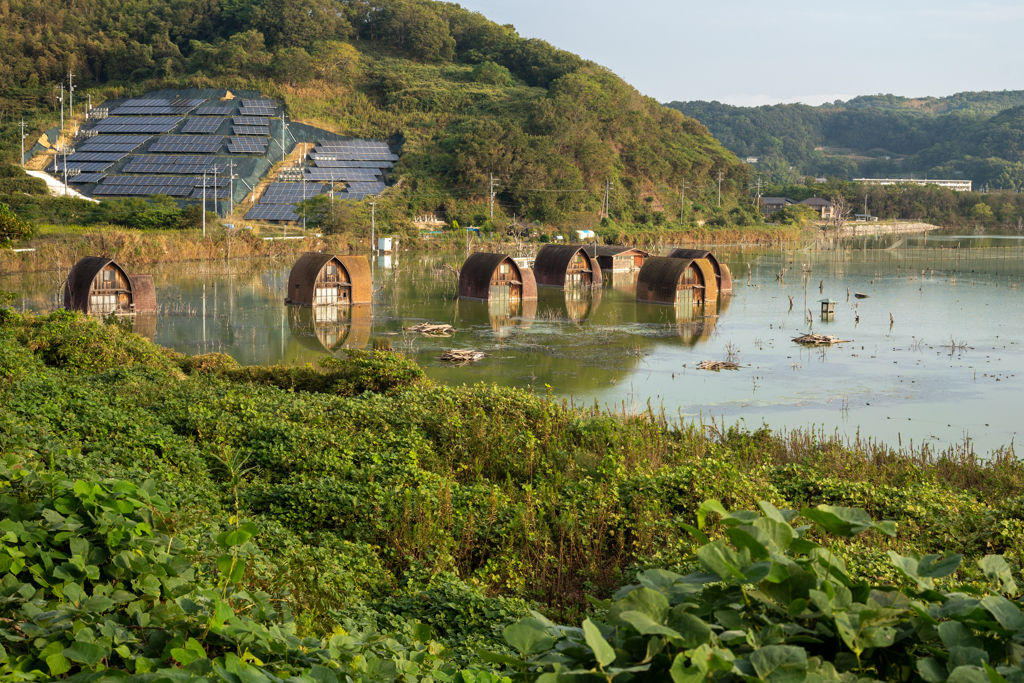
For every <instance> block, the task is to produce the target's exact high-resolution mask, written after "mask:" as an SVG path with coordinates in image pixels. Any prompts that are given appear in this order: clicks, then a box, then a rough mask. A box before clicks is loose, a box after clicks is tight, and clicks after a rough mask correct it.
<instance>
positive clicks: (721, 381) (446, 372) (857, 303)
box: [0, 235, 1024, 453]
mask: <svg viewBox="0 0 1024 683" xmlns="http://www.w3.org/2000/svg"><path fill="white" fill-rule="evenodd" d="M715 253H716V254H717V255H718V256H719V258H720V260H722V261H724V262H725V263H727V264H728V265H729V266H730V268H731V270H732V273H733V277H734V282H735V285H734V291H733V294H732V295H731V296H728V295H723V296H722V297H720V299H719V301H718V304H717V305H716V306H706V307H704V308H697V309H694V308H692V307H689V306H686V307H678V308H672V307H666V306H660V305H655V304H637V303H636V302H635V293H636V292H635V281H636V280H635V278H636V275H635V273H615V274H611V275H606V279H605V287H604V288H602V289H596V290H593V291H590V290H577V291H562V290H559V289H550V288H543V287H542V288H540V293H539V299H538V300H537V301H536V302H525V303H523V304H519V305H517V306H514V307H512V308H509V307H507V306H505V307H501V306H498V307H494V306H491V307H489V306H488V305H487V304H483V303H478V302H468V301H459V300H458V299H457V296H456V292H457V271H458V268H459V266H460V264H461V262H462V260H463V258H464V257H465V254H464V253H459V254H445V255H437V254H428V255H416V256H411V255H408V254H399V255H397V256H381V257H378V258H377V259H376V260H375V261H374V264H373V265H374V269H373V282H374V304H373V306H372V307H369V306H355V307H341V308H328V309H323V310H319V309H318V310H319V312H316V311H313V310H311V309H296V308H291V307H287V306H285V305H284V302H283V301H284V291H285V286H286V283H287V278H288V272H289V268H290V265H291V264H290V263H272V262H216V263H204V264H175V265H173V266H168V267H164V268H156V269H153V270H152V273H153V276H154V280H155V283H156V288H157V298H158V305H159V311H158V313H157V315H156V316H150V317H145V318H143V317H140V318H139V320H138V321H137V322H136V328H137V331H139V332H140V333H142V334H144V335H146V336H147V337H149V338H151V339H153V340H154V341H155V342H157V343H158V344H162V345H164V346H168V347H171V348H173V349H176V350H178V351H181V352H184V353H190V354H194V353H205V352H211V351H220V352H223V353H226V354H229V355H231V356H232V357H234V358H235V359H237V360H238V361H239V362H241V363H249V364H269V363H277V362H285V363H310V362H316V360H317V359H318V358H319V357H321V356H323V355H326V354H328V353H336V352H338V351H339V350H340V349H343V348H346V347H347V348H369V347H370V345H371V340H373V339H378V338H379V339H386V340H387V341H388V342H389V343H390V345H391V347H392V348H393V349H396V350H400V351H403V352H405V353H408V354H409V355H410V356H412V357H413V358H415V359H416V360H417V361H418V362H419V363H421V364H422V365H423V366H424V367H425V369H426V372H427V374H428V375H429V376H431V377H433V378H435V379H438V380H441V381H445V382H451V383H463V382H465V383H472V382H478V381H485V382H495V383H498V384H503V385H511V386H521V387H534V388H535V389H536V390H538V391H547V390H548V387H550V391H552V392H553V393H554V394H556V395H558V396H564V397H566V398H568V399H570V400H573V401H575V402H577V403H585V404H588V405H593V404H594V403H595V402H596V403H597V404H599V405H600V406H602V407H605V406H607V407H609V408H611V409H615V410H618V411H623V410H624V411H627V412H633V411H642V410H646V408H647V406H648V403H649V404H650V405H651V406H652V407H653V408H654V409H655V410H658V409H661V408H662V407H663V408H664V409H665V410H666V412H668V413H669V414H670V415H680V416H682V417H684V418H691V417H692V418H696V417H699V416H704V417H705V419H706V418H709V417H711V416H713V417H714V418H715V419H717V420H719V421H721V420H722V419H724V420H725V422H726V423H732V422H736V421H742V422H744V423H745V424H746V425H747V426H748V427H751V428H755V427H758V426H760V425H761V424H762V423H765V424H767V425H769V426H770V427H772V428H773V429H781V428H797V427H799V428H808V427H814V428H817V429H825V430H826V431H829V432H831V431H833V430H838V431H839V432H840V433H841V434H846V435H848V436H850V437H851V438H856V436H857V435H858V434H859V435H860V437H861V438H868V437H870V438H873V439H878V440H882V441H885V442H888V443H891V444H892V445H899V444H902V445H903V446H908V445H910V443H911V442H912V443H913V444H914V445H915V446H920V445H923V444H928V445H931V446H932V447H934V448H937V449H941V448H945V447H946V446H948V445H950V444H953V443H960V442H963V441H964V440H965V439H970V441H971V443H973V445H974V448H975V449H976V450H977V451H978V452H980V453H984V452H987V451H991V450H992V449H995V448H999V447H1002V446H1008V445H1010V444H1011V443H1012V442H1013V441H1014V439H1015V438H1016V436H1017V431H1018V422H1017V420H1018V419H1019V417H1018V416H1019V412H1018V404H1017V401H1022V402H1024V353H1022V349H1021V344H1022V343H1024V319H1022V312H1024V311H1022V304H1024V286H1022V285H1024V283H1022V279H1021V278H1022V276H1024V240H1021V239H1020V238H1018V237H1012V236H1002V237H1001V236H995V237H976V236H962V235H939V236H936V235H931V236H929V237H927V238H925V237H911V238H858V239H857V240H854V241H852V242H846V243H844V244H842V245H840V246H839V247H838V248H835V249H826V250H817V249H809V250H797V251H779V250H767V249H750V248H746V249H744V248H740V247H718V248H715ZM783 271H784V272H783ZM62 275H66V274H62ZM60 277H61V275H58V274H57V273H41V274H32V275H26V276H19V277H17V278H14V277H6V278H0V289H4V290H7V291H13V292H16V293H17V294H18V295H20V299H19V300H18V301H17V302H16V305H17V307H18V308H19V309H24V310H48V309H50V308H52V307H53V306H54V305H55V303H56V301H57V299H56V294H57V292H58V291H59V289H60V286H61V284H60ZM855 293H862V294H866V295H868V296H867V297H866V298H857V297H856V296H855ZM823 298H831V299H833V300H835V301H836V302H837V303H836V306H835V314H834V316H833V317H832V318H831V319H824V318H823V317H822V315H821V314H820V306H821V305H820V304H819V303H818V301H819V300H820V299H823ZM808 309H810V314H808ZM890 316H891V317H890ZM423 321H428V322H434V323H448V324H451V325H453V326H455V327H456V328H457V331H456V332H455V333H454V334H453V335H452V336H450V337H440V338H431V337H423V336H420V335H416V334H413V333H410V332H408V331H407V330H406V329H405V328H407V327H409V326H411V325H414V324H416V323H419V322H423ZM808 331H813V332H816V333H821V334H831V335H835V336H837V337H840V338H842V339H847V340H851V341H850V342H849V343H846V344H843V345H839V346H833V347H831V348H806V347H802V346H799V345H797V344H795V343H793V342H792V341H791V340H792V338H793V337H795V336H797V335H799V334H802V333H805V332H808ZM452 348H458V349H476V350H480V351H484V352H485V353H486V354H487V356H486V357H485V358H484V359H483V360H480V361H477V362H474V363H470V364H467V365H463V366H459V367H452V366H449V365H447V364H445V363H442V362H440V361H439V360H437V357H438V356H439V355H440V354H441V353H443V352H444V351H446V350H448V349H452ZM727 358H728V359H732V360H735V361H737V362H738V363H739V364H740V369H738V370H733V371H720V372H709V371H703V370H697V369H695V366H696V364H697V363H699V362H700V361H702V360H705V359H707V360H725V359H727Z"/></svg>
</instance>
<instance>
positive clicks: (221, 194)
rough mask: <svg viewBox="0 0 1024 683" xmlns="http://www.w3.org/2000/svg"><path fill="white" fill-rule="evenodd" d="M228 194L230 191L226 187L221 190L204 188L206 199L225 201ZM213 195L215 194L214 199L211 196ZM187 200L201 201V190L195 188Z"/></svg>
mask: <svg viewBox="0 0 1024 683" xmlns="http://www.w3.org/2000/svg"><path fill="white" fill-rule="evenodd" d="M229 193H230V190H229V189H228V188H226V187H224V188H221V189H219V190H218V189H216V188H213V187H207V188H206V198H207V199H227V198H228V194H229ZM214 194H216V195H217V196H216V197H214V196H213V195H214ZM189 198H190V199H202V198H203V188H201V187H197V188H195V189H194V190H192V194H191V195H189Z"/></svg>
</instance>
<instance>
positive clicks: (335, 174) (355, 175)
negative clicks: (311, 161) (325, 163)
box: [305, 168, 381, 182]
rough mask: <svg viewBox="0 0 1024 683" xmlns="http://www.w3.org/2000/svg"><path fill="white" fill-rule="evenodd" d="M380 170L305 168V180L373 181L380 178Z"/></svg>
mask: <svg viewBox="0 0 1024 683" xmlns="http://www.w3.org/2000/svg"><path fill="white" fill-rule="evenodd" d="M380 173H381V172H380V171H378V170H375V169H371V168H307V169H306V173H305V178H306V179H307V180H334V181H338V180H355V181H364V182H374V181H379V180H380Z"/></svg>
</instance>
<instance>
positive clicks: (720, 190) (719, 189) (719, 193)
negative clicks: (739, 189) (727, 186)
mask: <svg viewBox="0 0 1024 683" xmlns="http://www.w3.org/2000/svg"><path fill="white" fill-rule="evenodd" d="M718 205H719V206H721V205H722V172H721V171H719V172H718Z"/></svg>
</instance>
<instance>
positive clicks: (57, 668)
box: [46, 652, 71, 676]
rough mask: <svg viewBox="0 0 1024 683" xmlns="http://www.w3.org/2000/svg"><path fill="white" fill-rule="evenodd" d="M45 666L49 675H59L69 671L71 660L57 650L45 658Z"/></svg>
mask: <svg viewBox="0 0 1024 683" xmlns="http://www.w3.org/2000/svg"><path fill="white" fill-rule="evenodd" d="M46 666H47V667H48V668H49V669H50V675H51V676H60V675H61V674H65V673H67V672H68V671H71V662H70V661H68V658H67V657H65V656H64V655H62V654H61V653H59V652H57V653H54V654H52V655H50V656H49V657H47V658H46Z"/></svg>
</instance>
